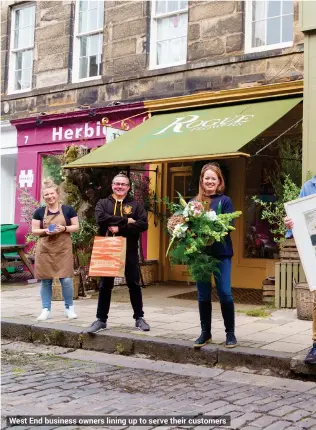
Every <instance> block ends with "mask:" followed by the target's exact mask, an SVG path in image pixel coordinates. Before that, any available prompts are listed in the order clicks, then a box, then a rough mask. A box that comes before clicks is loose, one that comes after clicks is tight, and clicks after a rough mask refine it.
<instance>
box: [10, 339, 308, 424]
mask: <svg viewBox="0 0 316 430" xmlns="http://www.w3.org/2000/svg"><path fill="white" fill-rule="evenodd" d="M159 369H160V370H159ZM106 414H111V415H116V416H122V415H145V416H149V415H156V416H158V415H160V416H161V415H168V416H173V415H182V416H183V415H194V416H196V415H198V414H204V415H222V414H225V415H230V416H231V418H232V424H231V428H233V429H245V430H246V429H247V430H255V429H257V430H258V429H268V430H282V429H288V430H294V429H301V428H308V429H315V428H316V384H315V383H313V382H303V381H294V380H287V379H281V378H276V377H271V376H260V375H253V374H246V373H241V372H235V371H228V370H226V371H224V370H223V369H208V368H204V367H197V366H192V365H180V364H174V363H164V362H153V361H151V360H146V359H145V358H143V357H139V358H132V357H123V356H120V355H108V354H103V353H97V352H90V351H73V352H71V351H69V350H67V349H65V348H59V347H45V346H40V345H32V344H23V343H21V342H8V341H4V344H3V346H2V428H5V427H6V423H5V417H6V416H7V415H21V416H23V415H52V416H57V415H59V416H61V415H89V416H91V415H99V416H101V415H106ZM10 428H18V429H23V428H38V429H39V428H41V427H22V426H20V427H10ZM43 428H45V429H49V428H62V429H75V428H85V429H88V428H97V427H71V426H70V427H65V426H64V427H58V426H54V427H43ZM98 428H100V427H98ZM103 428H106V427H103ZM111 428H112V429H114V428H116V429H122V428H134V429H135V428H136V427H127V426H126V427H124V426H122V427H111ZM137 428H142V429H144V430H145V429H146V428H149V427H137ZM150 428H154V427H150ZM159 428H160V429H166V428H170V429H171V428H181V427H159ZM196 428H200V429H205V428H209V429H210V428H212V429H215V428H216V427H196ZM222 428H223V427H222Z"/></svg>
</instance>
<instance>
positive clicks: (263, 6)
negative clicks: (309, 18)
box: [245, 0, 294, 52]
mask: <svg viewBox="0 0 316 430" xmlns="http://www.w3.org/2000/svg"><path fill="white" fill-rule="evenodd" d="M293 3H294V2H293V1H288V0H286V1H284V0H265V1H247V2H246V34H245V50H246V52H256V51H265V50H267V49H275V48H286V47H289V46H292V44H293V11H294V4H293Z"/></svg>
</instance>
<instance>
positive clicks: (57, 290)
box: [52, 274, 80, 301]
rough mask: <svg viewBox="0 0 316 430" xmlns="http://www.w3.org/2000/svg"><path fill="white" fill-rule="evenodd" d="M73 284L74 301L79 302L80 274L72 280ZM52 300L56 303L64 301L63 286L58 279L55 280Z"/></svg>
mask: <svg viewBox="0 0 316 430" xmlns="http://www.w3.org/2000/svg"><path fill="white" fill-rule="evenodd" d="M72 284H73V288H74V296H73V299H74V300H77V299H78V297H79V284H80V274H75V276H74V277H73V278H72ZM52 300H54V301H61V300H64V298H63V294H62V289H61V284H60V282H59V279H58V278H54V279H53V295H52Z"/></svg>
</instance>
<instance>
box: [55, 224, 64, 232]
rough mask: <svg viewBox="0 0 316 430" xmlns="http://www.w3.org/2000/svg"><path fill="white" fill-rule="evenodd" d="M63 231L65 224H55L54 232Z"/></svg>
mask: <svg viewBox="0 0 316 430" xmlns="http://www.w3.org/2000/svg"><path fill="white" fill-rule="evenodd" d="M65 231H66V226H64V225H61V224H57V225H56V228H55V232H56V233H65Z"/></svg>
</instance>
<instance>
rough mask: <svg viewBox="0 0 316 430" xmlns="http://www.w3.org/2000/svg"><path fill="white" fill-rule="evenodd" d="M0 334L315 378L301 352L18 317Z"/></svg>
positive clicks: (315, 372) (5, 324)
mask: <svg viewBox="0 0 316 430" xmlns="http://www.w3.org/2000/svg"><path fill="white" fill-rule="evenodd" d="M1 336H2V338H6V339H14V340H20V341H24V342H32V343H35V342H37V343H42V344H46V345H56V346H62V347H66V348H72V349H74V350H90V351H99V352H105V353H110V354H120V355H126V356H133V355H142V356H146V357H147V358H150V359H153V360H163V361H169V362H173V363H182V364H187V363H190V364H195V365H202V366H206V367H211V368H212V367H216V368H222V369H235V370H239V371H243V372H245V373H257V374H264V375H267V376H280V377H284V378H293V379H304V380H311V381H316V366H315V365H306V364H304V358H305V356H304V355H294V356H293V354H292V353H288V352H278V351H270V350H263V349H259V348H246V347H236V348H233V349H227V348H225V347H223V346H220V345H216V344H208V345H207V346H205V347H203V348H201V349H194V348H193V347H192V342H188V341H184V340H177V339H165V338H157V337H149V336H147V335H146V336H144V335H142V333H141V332H140V334H139V335H136V334H129V333H121V332H120V333H118V332H114V331H112V330H106V331H102V332H100V333H98V334H96V335H88V334H84V333H83V332H82V328H80V327H76V326H71V325H69V324H57V323H39V324H38V323H37V324H30V321H29V320H23V319H22V318H15V319H14V321H13V320H11V319H6V318H3V319H2V320H1Z"/></svg>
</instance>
